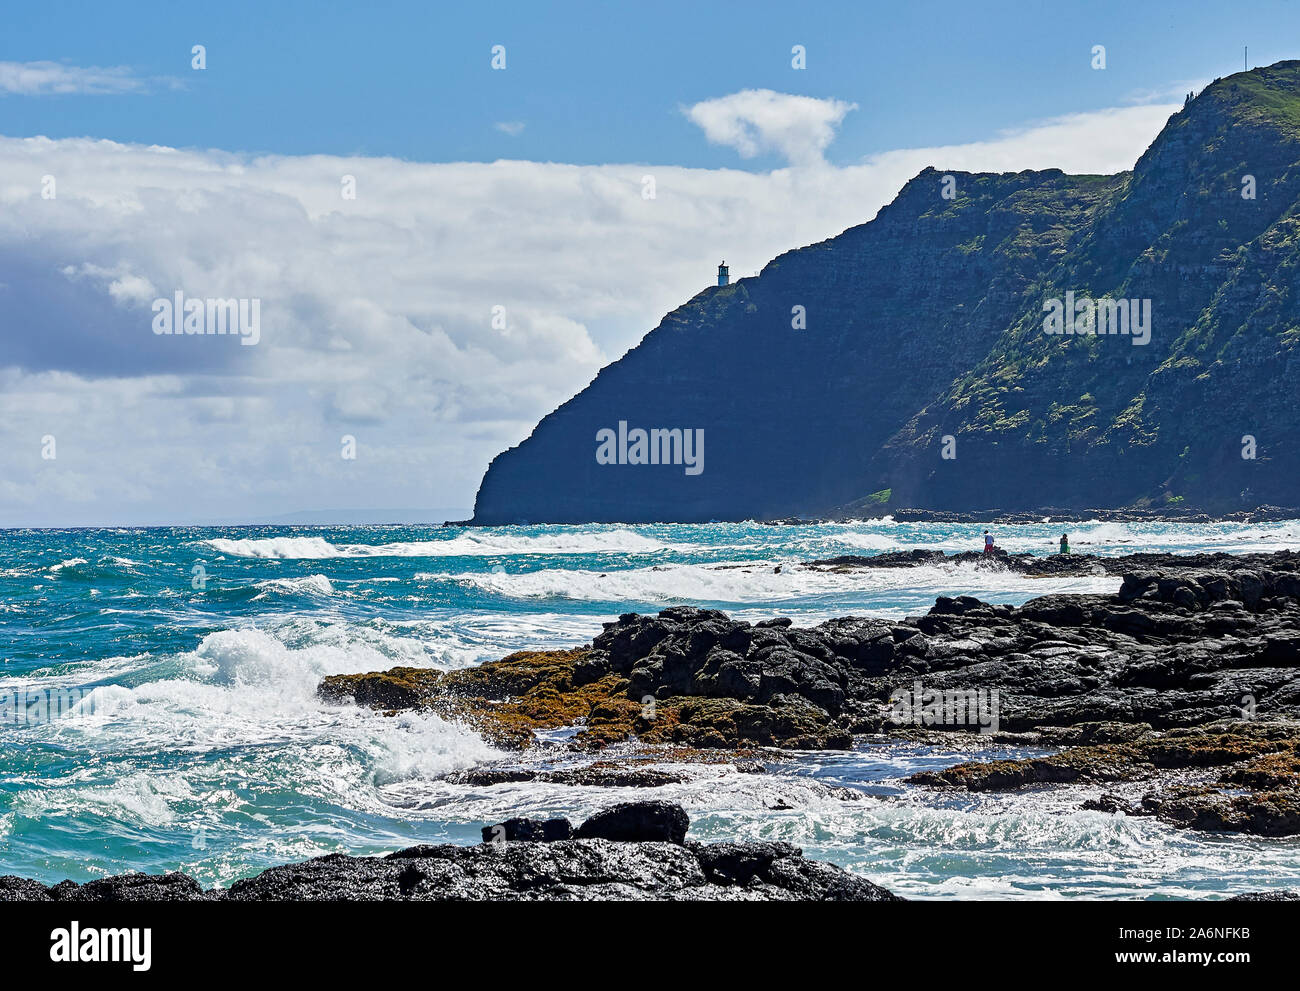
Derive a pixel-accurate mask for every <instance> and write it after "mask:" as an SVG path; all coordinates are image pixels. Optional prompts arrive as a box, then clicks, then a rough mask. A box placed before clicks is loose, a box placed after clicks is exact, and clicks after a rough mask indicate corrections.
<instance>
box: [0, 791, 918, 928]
mask: <svg viewBox="0 0 1300 991" xmlns="http://www.w3.org/2000/svg"><path fill="white" fill-rule="evenodd" d="M559 823H564V825H565V826H567V825H568V821H567V820H550V821H548V822H545V823H542V822H534V821H530V820H526V819H512V820H508V821H507V822H506V823H503V824H501V830H500V833H498V830H497V828H496V827H488V828H487V829H485V830H484V833H485V835H487V834H489V833H490V834H492V835H493V836H499V835H500V834H504V833H509V834H513V835H510V836H506V837H505V838H503V839H499V840H498V841H496V842H485V843H483V844H480V845H478V846H453V845H450V844H441V845H436V846H429V845H425V846H416V847H411V848H410V849H407V850H399V851H397V852H396V853H391V854H389V855H388V856H386V857H349V856H346V855H344V854H331V855H329V856H326V857H316V858H315V859H313V860H308V861H305V862H303V863H301V864H291V865H288V866H285V867H272V868H271V869H269V870H266V871H263V872H262V873H261V874H258V875H257V876H256V877H251V878H245V879H244V880H241V881H236V882H235V883H234V884H233V885H231V887H230V889H229V890H228V891H223V890H210V891H204V890H203V889H202V888H200V886H199V885H198V883H197V882H196V881H194V880H193V879H192V878H190V877H187V876H185V875H183V874H164V875H146V874H125V875H122V876H120V877H109V878H101V879H99V880H96V881H90V882H88V883H86V884H75V883H73V882H71V881H64V882H62V883H60V884H56V885H53V886H46V885H43V884H40V883H39V882H36V881H30V880H26V879H24V878H16V877H12V876H10V877H0V901H57V902H69V903H76V902H119V901H226V902H243V901H274V902H281V901H443V902H446V901H901V900H902V899H900V898H899V897H898V896H897V895H894V894H892V893H890V892H889V891H887V890H885V889H884V888H882V887H880V886H879V885H877V884H873V883H872V882H871V881H868V880H867V879H866V878H864V877H861V876H859V875H857V874H852V873H850V872H848V871H845V870H843V869H841V868H839V867H836V866H834V865H832V864H826V863H822V862H819V861H815V860H805V859H804V857H803V854H802V852H801V851H800V850H799V849H798V848H797V847H794V846H791V845H790V844H788V843H713V844H707V843H691V842H686V840H685V834H686V829H687V827H688V826H689V820H688V819H687V816H686V812H685V810H683V809H682V808H681V807H680V806H675V805H668V804H667V803H663V802H651V803H629V804H625V805H622V806H616V807H615V808H613V809H609V810H606V811H604V812H600V813H597V814H596V815H595V816H593V817H592V818H591V819H588V820H587V821H586V822H585V823H583V824H582V825H581V826H580V827H579V828H578V831H577V833H578V836H579V837H585V838H578V839H568V838H567V837H566V838H560V836H559V834H560V833H562V832H563V831H564V830H563V828H561V827H559V825H558V824H559Z"/></svg>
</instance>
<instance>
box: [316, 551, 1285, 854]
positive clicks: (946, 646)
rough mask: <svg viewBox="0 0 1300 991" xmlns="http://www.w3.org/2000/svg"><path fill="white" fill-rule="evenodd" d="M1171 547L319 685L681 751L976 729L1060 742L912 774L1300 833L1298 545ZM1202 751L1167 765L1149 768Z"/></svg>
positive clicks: (712, 614)
mask: <svg viewBox="0 0 1300 991" xmlns="http://www.w3.org/2000/svg"><path fill="white" fill-rule="evenodd" d="M1103 560H1104V559H1093V560H1092V561H1090V562H1085V564H1086V565H1087V566H1091V565H1093V564H1096V563H1098V562H1101V561H1103ZM1144 560H1145V558H1144ZM1133 563H1135V562H1134V561H1133V560H1130V561H1129V564H1130V565H1131V564H1133ZM1161 563H1167V562H1161ZM1179 563H1180V565H1181V566H1180V567H1177V568H1170V567H1166V568H1165V569H1164V570H1160V571H1134V572H1130V573H1127V574H1125V575H1124V576H1123V579H1122V581H1121V586H1120V589H1119V591H1118V592H1117V593H1116V594H1113V595H1075V594H1069V595H1047V596H1043V597H1040V598H1037V599H1032V600H1030V601H1029V602H1027V603H1025V604H1024V605H1023V606H1009V605H998V604H990V603H986V602H982V601H980V600H979V599H976V598H972V597H970V596H957V597H955V598H952V597H946V596H945V597H940V598H939V599H938V600H936V602H935V604H934V606H933V608H931V609H930V611H929V612H928V613H927V614H926V615H924V616H920V617H914V618H908V619H904V620H899V621H894V620H884V619H863V618H855V617H845V618H841V619H835V620H830V621H828V622H825V623H822V624H820V625H819V626H816V627H811V628H798V627H795V626H794V625H793V624H792V623H791V621H790V620H789V619H783V618H777V619H772V620H767V621H764V622H760V623H757V624H752V625H751V624H749V623H746V622H741V621H738V620H733V619H731V618H730V617H728V616H727V615H726V614H724V613H722V612H718V611H716V610H707V609H696V608H691V607H676V608H672V609H665V610H663V611H662V612H660V613H659V614H658V615H655V616H645V615H638V614H635V613H629V614H627V615H624V616H621V617H619V619H618V620H617V621H614V622H611V623H606V624H605V629H604V631H603V632H602V633H601V634H599V635H598V636H597V637H596V638H595V639H594V640H593V641H592V643H591V644H590V646H588V647H584V648H576V649H573V650H568V651H554V652H533V653H524V654H516V655H511V656H510V657H508V658H505V659H504V660H503V661H500V662H489V663H487V664H484V665H482V666H481V667H480V668H477V669H474V670H473V672H472V674H467V673H466V672H464V671H454V672H449V673H446V674H442V673H439V672H436V671H426V670H422V669H410V668H399V669H394V670H393V671H389V672H383V673H376V674H372V675H346V676H334V677H330V678H326V679H325V681H324V682H323V683H322V685H321V689H320V691H321V694H322V696H323V697H325V698H328V699H331V700H335V701H346V700H348V699H355V700H356V701H359V702H362V703H364V704H369V705H372V706H375V707H377V708H380V709H384V710H390V709H393V708H401V707H408V708H409V707H416V708H429V709H432V710H435V711H440V712H443V713H444V714H446V715H449V716H451V717H453V718H462V719H464V720H466V721H467V722H469V723H470V724H471V725H474V726H476V727H479V728H481V729H482V730H483V731H484V732H485V733H486V734H487V735H489V736H490V737H491V738H493V739H496V740H498V741H499V742H506V743H511V744H513V745H516V746H520V747H525V746H529V745H531V744H532V743H533V742H534V741H535V739H536V738H535V735H534V732H535V731H536V730H541V729H555V728H559V727H562V726H573V727H576V728H577V733H576V736H575V737H574V740H573V746H574V747H575V748H578V749H586V750H597V751H598V750H600V749H602V748H604V747H606V746H608V745H609V744H611V743H625V742H628V741H636V742H639V743H640V744H642V745H651V746H653V745H669V746H670V747H672V748H675V749H674V750H673V752H674V753H675V754H677V756H678V757H679V758H682V759H690V755H691V753H692V752H694V751H696V750H699V749H708V748H724V749H726V750H728V751H731V752H732V754H733V756H734V755H735V751H738V750H743V749H745V748H753V747H782V748H787V749H839V748H847V747H849V746H851V745H852V741H853V737H854V735H855V734H866V733H871V734H890V735H894V736H909V735H910V736H919V737H923V736H925V735H926V734H931V733H935V732H951V731H962V732H979V733H981V734H983V735H984V736H985V737H986V738H988V739H999V738H1000V739H1016V740H1018V741H1020V742H1026V743H1039V744H1042V745H1044V746H1049V747H1058V746H1063V747H1069V748H1071V749H1068V750H1066V751H1065V753H1064V754H1061V755H1058V756H1056V757H1045V758H1041V759H1034V760H1030V761H1022V762H995V763H992V764H979V765H970V766H962V767H959V768H955V769H950V771H948V772H938V773H934V774H931V775H929V776H924V777H921V778H918V779H917V780H916V782H915V783H918V784H927V785H933V786H941V787H964V788H970V789H972V790H993V789H1004V788H1014V787H1026V786H1031V785H1039V784H1063V783H1099V782H1103V783H1105V782H1136V781H1141V780H1149V781H1151V782H1153V783H1154V784H1156V785H1158V790H1157V791H1156V792H1151V793H1150V794H1148V795H1146V796H1142V795H1135V796H1133V797H1132V802H1133V803H1136V804H1133V805H1132V807H1133V808H1135V809H1139V810H1141V811H1142V812H1143V813H1148V814H1155V815H1160V816H1162V817H1163V818H1165V819H1167V820H1169V821H1174V822H1178V823H1180V824H1184V825H1189V826H1195V827H1198V828H1213V829H1237V830H1245V831H1251V832H1258V833H1263V834H1268V835H1283V834H1290V833H1295V832H1300V818H1298V817H1297V814H1296V805H1295V802H1296V799H1297V794H1296V789H1297V787H1298V786H1300V779H1298V778H1297V774H1296V772H1297V766H1298V765H1297V764H1296V762H1295V761H1294V754H1295V747H1296V746H1297V744H1300V568H1298V567H1297V559H1296V555H1294V554H1292V553H1290V552H1280V553H1278V554H1274V555H1256V556H1253V557H1250V558H1245V559H1240V560H1223V559H1222V556H1220V555H1205V556H1200V557H1196V558H1192V559H1187V560H1184V561H1182V562H1179ZM1208 566H1213V567H1214V568H1215V569H1216V570H1206V568H1207V567H1208ZM394 686H400V687H394ZM399 703H400V704H399ZM503 727H504V729H503ZM1180 733H1183V734H1186V733H1194V734H1199V735H1192V736H1183V735H1180ZM1207 755H1212V756H1207ZM602 764H603V766H601V765H602ZM1211 768H1212V769H1214V773H1213V774H1208V773H1202V774H1201V775H1200V776H1191V777H1188V776H1186V775H1184V776H1182V777H1179V778H1177V779H1176V780H1174V779H1171V778H1170V777H1169V776H1168V775H1167V774H1165V773H1164V772H1167V771H1173V770H1188V769H1195V770H1197V771H1199V772H1207V771H1208V769H1211ZM649 771H653V769H647V768H644V767H629V768H626V773H627V774H629V775H635V774H645V773H647V772H649ZM465 773H469V774H474V773H476V772H465ZM482 773H483V774H485V775H487V777H485V778H483V779H482V782H481V783H493V782H494V781H498V780H510V779H511V775H512V774H515V773H523V774H526V775H530V776H533V777H536V776H538V775H539V774H543V773H544V774H551V775H557V774H558V775H559V778H558V779H557V780H565V779H566V777H567V779H569V780H572V781H575V782H581V781H584V780H586V781H588V782H592V783H596V782H599V781H600V780H602V779H604V780H608V781H610V782H611V783H622V784H628V783H636V782H635V780H634V779H633V778H623V779H620V776H619V774H618V773H616V772H613V771H611V770H610V763H609V762H600V763H598V764H593V765H590V766H589V767H588V768H579V769H570V770H566V771H559V772H555V771H546V772H539V771H536V770H528V769H520V771H518V772H515V771H512V770H511V769H510V768H508V767H507V768H491V769H484V770H483V771H482ZM660 773H664V774H667V773H670V772H660ZM1270 775H1271V776H1270ZM659 783H666V781H662V780H661V781H656V780H654V777H653V775H652V776H651V777H650V778H649V779H647V780H645V781H644V782H642V784H643V785H644V786H648V787H654V786H655V785H656V784H659ZM1115 808H1116V809H1119V808H1120V806H1119V805H1116V806H1115Z"/></svg>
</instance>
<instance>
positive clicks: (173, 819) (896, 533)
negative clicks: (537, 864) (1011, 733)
mask: <svg viewBox="0 0 1300 991" xmlns="http://www.w3.org/2000/svg"><path fill="white" fill-rule="evenodd" d="M1063 529H1064V530H1067V531H1068V532H1069V533H1070V536H1071V543H1072V544H1073V546H1074V547H1075V549H1076V551H1079V552H1083V551H1092V552H1094V553H1102V554H1118V553H1130V552H1134V551H1138V550H1163V551H1173V552H1191V551H1196V550H1227V551H1243V550H1278V549H1282V548H1288V547H1289V548H1300V521H1290V522H1282V523H1270V524H1251V525H1242V524H1213V525H1194V524H1174V523H1161V524H1118V523H1102V522H1092V523H1083V524H1070V525H1067V526H1065V527H1062V526H1061V525H1059V524H1052V523H1044V524H1042V525H1036V526H1017V527H1003V528H998V529H997V539H998V543H999V545H1000V546H1002V547H1005V548H1007V549H1008V550H1012V551H1022V550H1023V551H1030V552H1033V553H1044V554H1045V553H1050V552H1051V551H1053V550H1054V549H1055V543H1056V540H1057V539H1058V538H1059V536H1060V533H1061V532H1062V530H1063ZM982 530H983V527H982V526H976V525H953V524H898V523H893V522H891V521H876V522H870V523H856V524H822V525H815V526H814V525H807V526H761V525H755V524H709V525H698V526H581V527H558V526H555V527H551V526H537V527H505V528H492V529H482V530H464V529H458V528H439V527H413V526H400V527H377V526H376V527H337V528H332V527H217V528H158V529H95V530H6V531H0V874H5V873H10V874H19V875H24V876H31V877H36V878H39V879H42V880H44V881H47V882H52V881H57V880H61V879H63V878H65V877H67V878H73V879H76V880H85V879H90V878H93V877H99V876H103V875H106V874H114V873H121V872H124V871H127V870H140V871H151V872H155V871H162V870H174V869H180V870H185V871H187V872H189V873H191V874H193V875H195V876H196V877H198V878H199V879H200V880H201V881H202V882H203V883H205V884H229V883H230V882H231V881H233V880H235V879H237V878H239V877H243V876H247V875H249V874H253V873H256V872H257V871H259V870H261V869H263V868H265V867H268V866H271V865H274V864H280V863H285V862H289V861H294V860H300V859H304V858H307V857H311V856H316V855H320V854H323V853H328V852H333V851H347V852H350V853H379V852H386V851H389V850H393V849H397V848H399V847H402V846H409V845H411V844H413V843H417V842H456V843H470V842H477V840H478V838H479V829H480V827H481V826H483V825H485V824H489V823H492V822H499V821H500V820H501V818H502V817H504V816H507V815H513V814H562V815H568V816H569V817H570V818H572V819H575V820H576V819H579V818H581V817H583V816H585V815H587V814H589V813H590V812H592V811H594V810H596V809H598V808H600V807H602V806H605V805H608V804H612V803H613V802H615V801H622V800H627V799H629V798H633V797H638V798H643V797H646V796H647V794H649V793H647V792H645V791H638V790H632V789H625V790H620V789H596V788H581V787H579V788H575V787H571V786H563V785H549V784H538V783H519V784H510V785H502V786H496V787H492V788H469V787H465V786H457V785H452V784H449V783H447V782H446V781H444V780H442V778H443V776H444V775H446V774H447V773H448V772H450V771H453V770H457V769H460V768H465V767H469V766H472V765H474V764H476V763H478V762H483V761H491V760H495V759H500V758H502V757H503V756H504V755H501V754H499V753H497V752H496V751H494V750H493V749H492V748H491V747H490V746H488V745H487V744H485V743H484V742H483V741H482V740H481V739H479V738H478V737H477V736H476V735H475V734H474V733H473V732H472V731H470V730H468V729H466V728H465V727H463V726H460V725H457V724H454V723H448V722H445V721H443V720H441V719H439V718H437V717H434V716H418V715H404V716H396V717H385V716H383V715H380V714H377V713H374V712H370V711H365V710H361V709H357V708H354V707H350V706H342V707H335V706H327V705H323V704H322V703H320V702H318V701H317V699H316V698H315V694H314V693H315V688H316V685H317V684H318V683H319V681H320V679H321V677H322V676H324V675H326V674H333V673H341V672H355V671H369V670H377V669H383V668H387V667H391V666H393V665H395V664H409V665H427V666H436V667H442V668H451V667H462V666H466V665H472V664H477V663H480V662H482V661H484V660H490V659H494V658H497V657H500V656H502V655H504V654H506V653H508V652H510V651H512V650H517V649H520V648H524V647H551V646H567V645H573V644H579V643H584V642H586V641H588V640H589V639H590V638H591V637H592V636H593V635H594V634H595V633H598V632H599V631H600V624H601V623H602V622H603V621H607V620H610V619H613V618H614V617H615V616H617V615H618V614H619V613H622V612H628V611H642V612H645V611H653V610H657V609H661V608H664V607H666V606H668V605H675V604H692V605H701V606H709V607H715V608H721V609H725V610H727V611H728V612H730V613H732V614H733V615H737V616H739V617H740V618H744V619H750V620H758V619H763V618H768V617H771V616H775V615H784V616H791V617H793V618H794V619H795V621H796V622H798V623H816V622H820V621H821V620H823V619H827V618H830V617H833V616H841V615H847V614H857V615H881V616H894V617H897V616H903V615H910V614H916V613H920V612H923V611H924V610H925V609H927V608H928V607H929V605H930V604H931V603H932V602H933V600H934V597H935V596H936V595H941V594H960V593H967V594H973V595H978V596H980V597H982V598H985V599H989V600H991V601H997V602H1010V603H1019V602H1023V601H1025V600H1027V599H1029V598H1032V597H1034V596H1036V595H1041V594H1045V593H1047V592H1050V591H1097V592H1104V591H1113V590H1114V589H1115V588H1117V587H1118V584H1119V580H1118V579H1117V578H1110V577H1106V576H1096V577H1083V578H1069V579H1060V580H1046V579H1038V580H1032V579H1026V578H1023V577H1020V576H1015V575H998V574H991V573H987V572H984V571H977V570H975V569H973V568H963V567H923V568H909V569H889V570H881V571H878V572H875V573H866V574H857V575H843V574H826V573H819V572H815V571H811V570H807V569H803V568H800V567H798V566H797V565H798V562H801V561H806V560H809V559H813V558H819V557H827V556H832V555H837V554H849V553H858V554H872V553H878V552H881V551H885V550H894V549H904V548H911V547H929V548H940V549H944V550H949V551H955V550H968V549H979V547H980V546H982V542H981V540H980V537H979V534H980V533H981V532H982ZM778 564H780V565H783V567H782V569H781V571H780V572H779V573H778V572H776V571H774V568H775V567H776V565H778ZM20 713H21V718H20V717H19V714H20ZM977 742H978V741H975V740H971V739H969V738H966V739H963V738H961V737H954V740H953V743H952V744H951V745H950V746H946V747H942V748H936V747H923V746H917V745H901V744H897V743H872V742H865V743H862V744H860V745H859V746H858V747H857V748H856V749H855V750H854V751H851V752H837V753H829V754H818V755H802V756H797V757H792V758H781V757H778V756H774V757H773V759H772V761H771V762H770V764H769V766H770V768H771V770H772V772H773V773H771V774H767V775H753V774H741V773H737V772H736V771H734V769H732V768H730V767H728V766H708V767H701V766H684V767H683V768H682V770H683V771H684V772H685V773H686V774H687V775H688V777H689V780H688V781H687V782H685V783H683V784H678V785H672V786H669V787H668V788H665V789H660V790H658V791H657V792H656V794H657V796H659V797H665V798H670V799H672V800H675V801H680V802H681V803H682V804H684V805H685V806H686V807H687V809H688V810H689V811H690V813H691V816H692V836H693V837H694V838H699V839H733V838H737V839H782V840H788V841H790V842H793V843H796V844H798V845H800V846H802V847H803V848H804V849H805V851H806V852H807V853H808V854H809V855H815V856H818V857H822V858H825V859H829V860H833V861H835V862H837V863H840V864H842V865H844V866H846V867H848V868H850V869H853V870H860V871H862V872H864V873H866V874H867V875H868V876H870V877H872V878H873V879H874V880H876V881H879V882H881V883H883V884H885V885H887V886H889V887H891V888H893V889H894V890H896V891H899V892H900V893H903V894H907V895H911V896H917V897H936V898H938V897H972V896H984V897H1017V898H1060V897H1094V898H1095V897H1157V898H1158V897H1184V896H1197V897H1201V896H1206V895H1214V894H1227V893H1233V892H1239V891H1248V890H1260V889H1261V888H1269V887H1279V886H1289V887H1293V888H1294V887H1297V886H1300V843H1297V842H1295V841H1263V840H1252V839H1243V838H1241V837H1217V836H1210V835H1206V834H1198V833H1189V832H1184V831H1177V830H1174V829H1171V828H1169V827H1167V826H1164V825H1162V824H1160V823H1157V822H1154V821H1151V820H1135V819H1126V818H1121V817H1115V816H1110V815H1107V814H1103V813H1097V812H1081V811H1078V810H1077V805H1078V802H1079V801H1080V799H1081V794H1080V793H1079V792H1077V791H1071V792H1068V793H1063V792H1060V791H1038V792H1031V793H1025V794H1020V795H1011V796H1009V795H997V796H961V797H954V796H944V795H936V794H933V793H927V792H924V791H921V790H919V789H915V788H912V787H910V786H906V785H903V784H902V783H901V779H902V778H903V777H905V776H906V775H908V774H911V773H913V772H914V771H917V770H921V769H924V768H931V767H940V766H944V765H946V764H949V763H953V762H954V761H957V760H961V759H964V758H966V757H968V756H971V755H973V754H975V753H977V752H980V751H977V750H976V749H975V744H976V743H977ZM984 752H986V753H987V751H984ZM1024 752H1026V751H1023V750H1017V749H1014V748H1010V747H1004V748H1002V749H1001V750H1000V753H1003V754H1007V755H1013V754H1017V753H1024ZM530 759H538V760H555V759H562V758H547V757H538V758H530ZM828 784H829V785H847V786H849V787H851V788H853V789H855V790H857V791H859V792H861V793H862V796H863V797H862V798H861V800H859V801H845V800H843V799H842V798H839V797H836V796H835V795H834V794H833V793H829V792H828V790H827V789H826V788H825V787H824V785H828Z"/></svg>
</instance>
